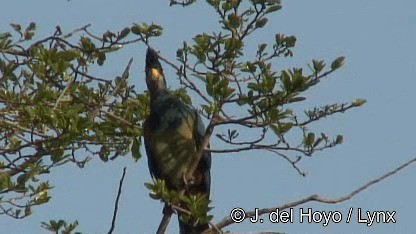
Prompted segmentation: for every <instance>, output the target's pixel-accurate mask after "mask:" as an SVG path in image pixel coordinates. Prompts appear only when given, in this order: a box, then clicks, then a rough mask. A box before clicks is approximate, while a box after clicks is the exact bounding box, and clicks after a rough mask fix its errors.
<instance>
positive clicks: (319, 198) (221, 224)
mask: <svg viewBox="0 0 416 234" xmlns="http://www.w3.org/2000/svg"><path fill="white" fill-rule="evenodd" d="M415 162H416V157H415V158H413V159H411V160H409V161H407V162H406V163H404V164H402V165H400V166H399V167H397V168H396V169H394V170H392V171H389V172H387V173H385V174H384V175H382V176H380V177H378V178H376V179H373V180H371V181H369V182H367V183H365V184H364V185H362V186H361V187H359V188H357V189H355V190H353V191H352V192H350V193H349V194H347V195H344V196H341V197H338V198H327V197H323V196H321V195H318V194H314V195H311V196H308V197H305V198H303V199H300V200H298V201H294V202H289V203H286V204H283V205H280V206H276V207H271V208H264V209H260V210H258V215H263V214H267V213H270V212H272V211H276V209H279V210H285V209H288V208H292V207H296V206H299V205H302V204H305V203H308V202H312V201H316V202H320V203H328V204H335V203H340V202H344V201H347V200H350V199H351V198H353V197H354V196H355V195H357V194H358V193H360V192H362V191H364V190H366V189H368V188H369V187H371V186H373V185H375V184H377V183H379V182H381V181H383V180H385V179H387V178H388V177H390V176H392V175H394V174H396V173H398V172H399V171H401V170H403V169H405V168H406V167H408V166H410V165H411V164H413V163H415ZM255 214H256V211H249V212H246V214H245V215H246V216H245V217H246V218H250V217H252V216H254V215H255ZM233 223H234V221H233V220H232V219H231V218H230V217H226V218H224V219H223V220H222V221H220V222H219V223H217V224H216V225H215V226H216V227H217V228H218V229H222V228H224V227H226V226H229V225H231V224H233ZM210 231H211V232H214V231H215V230H213V228H211V229H210Z"/></svg>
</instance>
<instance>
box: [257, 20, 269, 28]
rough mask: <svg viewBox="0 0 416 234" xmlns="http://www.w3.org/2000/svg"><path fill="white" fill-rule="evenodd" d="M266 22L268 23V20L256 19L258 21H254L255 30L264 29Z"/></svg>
mask: <svg viewBox="0 0 416 234" xmlns="http://www.w3.org/2000/svg"><path fill="white" fill-rule="evenodd" d="M267 21H268V19H267V18H261V19H258V20H257V21H256V28H262V27H264V25H266V24H267Z"/></svg>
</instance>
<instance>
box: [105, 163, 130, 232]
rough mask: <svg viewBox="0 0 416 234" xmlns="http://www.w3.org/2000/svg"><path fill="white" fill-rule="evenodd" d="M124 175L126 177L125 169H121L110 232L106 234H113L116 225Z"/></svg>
mask: <svg viewBox="0 0 416 234" xmlns="http://www.w3.org/2000/svg"><path fill="white" fill-rule="evenodd" d="M125 175H126V167H124V168H123V175H122V176H121V179H120V183H119V185H118V192H117V197H116V201H115V203H114V213H113V220H112V221H111V227H110V230H109V231H108V234H111V233H113V230H114V227H115V225H116V217H117V211H118V201H119V199H120V195H121V187H122V186H123V182H124V176H125Z"/></svg>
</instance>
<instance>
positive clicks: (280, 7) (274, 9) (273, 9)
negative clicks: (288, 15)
mask: <svg viewBox="0 0 416 234" xmlns="http://www.w3.org/2000/svg"><path fill="white" fill-rule="evenodd" d="M280 9H282V6H281V5H275V6H271V7H269V8H267V10H266V14H268V13H272V12H275V11H278V10H280Z"/></svg>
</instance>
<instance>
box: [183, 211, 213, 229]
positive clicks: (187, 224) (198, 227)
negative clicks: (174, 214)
mask: <svg viewBox="0 0 416 234" xmlns="http://www.w3.org/2000/svg"><path fill="white" fill-rule="evenodd" d="M178 221H179V233H180V234H200V233H202V232H203V231H205V230H207V229H208V228H209V226H208V224H207V223H203V224H197V225H192V224H190V223H187V222H185V221H183V220H181V216H180V214H179V215H178Z"/></svg>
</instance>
